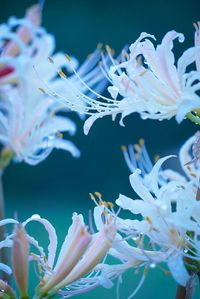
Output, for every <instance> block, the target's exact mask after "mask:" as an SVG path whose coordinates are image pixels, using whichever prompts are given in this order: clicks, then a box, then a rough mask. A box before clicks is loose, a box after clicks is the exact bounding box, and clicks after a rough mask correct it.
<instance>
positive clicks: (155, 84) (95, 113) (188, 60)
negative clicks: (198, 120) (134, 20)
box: [49, 31, 200, 134]
mask: <svg viewBox="0 0 200 299" xmlns="http://www.w3.org/2000/svg"><path fill="white" fill-rule="evenodd" d="M150 38H151V39H155V37H154V36H152V35H150V34H147V33H142V34H141V35H140V37H139V38H138V39H137V40H136V42H135V43H133V44H132V45H131V46H130V53H129V54H126V55H125V57H124V59H123V61H121V60H120V62H118V61H115V60H114V59H113V58H112V57H111V53H110V52H111V51H110V49H108V53H109V57H111V63H112V64H111V66H110V68H109V70H107V73H108V75H107V77H108V76H109V79H110V82H111V84H112V85H111V86H109V87H108V91H109V92H110V94H111V97H106V96H103V95H100V94H98V93H97V92H96V91H95V90H92V89H91V88H89V87H87V85H86V84H85V82H84V80H83V79H82V78H80V76H78V75H77V77H78V78H79V80H80V82H82V84H83V85H84V86H86V87H87V88H88V90H89V91H91V93H92V94H93V95H94V96H96V97H97V100H94V99H92V98H91V97H85V96H84V95H82V94H81V92H80V91H79V90H76V89H75V88H73V87H72V90H73V91H74V93H75V94H76V95H77V96H79V97H80V98H81V99H82V101H83V102H85V103H87V111H84V112H85V113H86V114H88V115H89V116H90V117H89V118H88V119H87V120H86V122H85V125H84V131H85V134H87V133H88V131H89V129H90V127H91V126H92V124H93V123H94V121H96V120H97V119H98V118H101V117H103V116H106V115H112V118H113V119H115V117H116V115H117V114H118V113H121V114H122V117H121V121H120V124H121V125H123V118H124V117H125V116H127V115H129V114H131V113H134V112H137V113H139V114H140V115H141V117H142V118H143V119H146V118H151V119H158V120H163V119H170V118H172V117H174V116H176V119H177V121H178V122H181V121H182V120H183V118H184V117H185V116H186V114H187V113H188V112H190V111H192V110H194V109H197V108H199V106H200V98H199V95H198V91H199V80H200V79H199V72H198V71H197V70H192V71H189V72H188V71H187V67H188V66H189V65H191V64H192V63H193V62H195V60H196V55H197V53H198V52H199V46H194V47H192V48H189V49H188V50H186V51H185V52H184V53H183V55H182V56H181V57H180V58H179V59H178V61H177V66H176V65H175V62H174V60H175V58H174V54H173V52H172V48H173V41H174V40H175V39H177V38H178V40H179V41H180V42H183V40H184V36H183V34H181V33H177V32H176V31H169V32H168V33H167V34H166V35H165V36H164V38H163V40H162V42H161V44H160V45H158V46H157V47H156V48H155V47H154V45H153V43H152V42H151V41H150ZM141 57H142V58H144V61H145V63H143V61H142V60H143V59H142V58H141ZM49 94H51V95H53V91H50V90H49ZM54 96H55V97H56V98H57V99H59V100H60V101H61V100H62V101H63V102H64V103H65V104H66V105H67V106H68V107H69V108H71V107H70V100H69V98H67V97H65V98H63V97H62V96H61V95H59V94H56V93H55V94H54ZM120 97H121V99H120ZM73 109H75V110H77V111H78V110H79V109H80V110H81V111H83V110H82V109H83V108H82V107H81V108H80V107H78V106H76V105H75V106H74V107H73Z"/></svg>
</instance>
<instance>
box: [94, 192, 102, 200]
mask: <svg viewBox="0 0 200 299" xmlns="http://www.w3.org/2000/svg"><path fill="white" fill-rule="evenodd" d="M94 194H95V195H96V196H97V197H98V198H99V199H101V198H102V195H101V193H100V192H94Z"/></svg>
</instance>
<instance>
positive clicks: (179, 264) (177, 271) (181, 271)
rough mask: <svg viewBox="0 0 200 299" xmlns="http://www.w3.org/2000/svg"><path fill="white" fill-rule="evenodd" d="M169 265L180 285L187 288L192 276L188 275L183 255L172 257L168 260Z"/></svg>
mask: <svg viewBox="0 0 200 299" xmlns="http://www.w3.org/2000/svg"><path fill="white" fill-rule="evenodd" d="M167 264H168V267H169V270H170V272H171V273H172V276H173V277H174V279H175V280H176V281H177V282H178V284H180V285H182V286H186V284H187V282H188V280H189V278H190V275H189V274H188V272H187V270H186V268H185V265H184V263H183V257H182V256H181V255H176V256H172V257H170V258H169V259H168V261H167Z"/></svg>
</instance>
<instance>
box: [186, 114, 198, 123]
mask: <svg viewBox="0 0 200 299" xmlns="http://www.w3.org/2000/svg"><path fill="white" fill-rule="evenodd" d="M186 117H187V118H188V119H189V120H191V121H192V122H193V123H195V124H196V125H200V117H199V116H197V115H194V114H193V113H192V112H189V113H187V114H186Z"/></svg>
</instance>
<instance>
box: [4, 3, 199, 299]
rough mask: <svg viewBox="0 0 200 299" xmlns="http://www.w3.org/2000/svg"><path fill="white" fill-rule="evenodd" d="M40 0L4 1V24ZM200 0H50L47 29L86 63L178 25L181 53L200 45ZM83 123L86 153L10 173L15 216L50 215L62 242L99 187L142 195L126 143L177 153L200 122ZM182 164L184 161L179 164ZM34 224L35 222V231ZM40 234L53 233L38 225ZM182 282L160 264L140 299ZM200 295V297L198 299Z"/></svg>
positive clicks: (164, 294) (133, 279)
mask: <svg viewBox="0 0 200 299" xmlns="http://www.w3.org/2000/svg"><path fill="white" fill-rule="evenodd" d="M34 3H35V2H33V1H25V0H20V1H8V2H5V1H4V0H0V5H1V23H2V22H4V21H6V20H7V18H8V17H9V16H11V15H15V16H17V17H22V16H23V15H24V11H25V8H27V7H29V6H30V5H32V4H34ZM199 12H200V2H199V1H198V0H196V1H195V0H190V1H189V0H188V1H187V0H183V1H178V0H174V1H172V0H168V1H161V0H160V1H156V0H153V1H149V0H143V1H134V0H132V1H131V0H124V1H113V0H107V1H105V0H102V1H94V0H93V1H92V0H84V1H83V0H76V1H64V0H47V1H46V3H45V6H44V14H43V26H44V27H45V28H46V29H47V31H48V32H50V33H52V34H54V35H55V37H56V41H57V50H62V51H64V52H66V53H69V54H72V55H75V56H76V57H77V58H78V59H79V60H80V61H83V60H84V59H85V57H86V56H87V55H88V53H90V52H92V51H93V50H94V48H95V47H96V45H97V43H98V42H102V43H104V44H110V46H111V47H112V48H114V49H115V50H116V52H117V53H118V52H119V51H120V49H121V48H122V47H123V46H124V45H125V44H130V43H131V42H133V41H135V39H136V38H137V37H138V36H139V34H140V33H141V32H142V31H146V32H149V33H151V34H154V35H155V36H156V38H157V39H158V41H159V42H160V41H161V38H162V37H163V35H164V34H165V33H166V32H167V31H169V30H171V29H175V30H176V31H179V32H182V33H184V34H185V37H186V40H185V42H184V44H178V42H175V53H176V54H177V56H178V55H180V54H181V53H182V51H184V49H185V48H187V47H189V46H192V45H193V38H194V28H193V25H192V24H193V22H196V21H198V20H199V19H200V16H199ZM71 116H72V118H73V119H74V120H75V121H76V123H77V134H76V135H75V136H74V137H73V138H72V139H73V141H74V142H75V144H76V145H77V146H78V147H79V149H80V150H81V152H82V155H81V158H80V159H78V160H75V159H73V158H72V157H71V156H70V155H69V154H67V153H65V152H62V151H54V152H53V153H52V154H51V156H50V157H49V158H47V160H45V161H44V162H42V163H41V164H39V165H38V166H35V167H31V166H27V165H25V164H12V165H11V166H9V168H8V169H7V170H6V172H5V175H4V187H5V197H6V209H7V216H9V217H11V216H13V213H14V212H15V211H17V213H18V217H19V219H20V220H24V219H26V218H27V217H29V216H30V215H32V214H34V213H38V214H40V215H41V216H43V217H46V218H48V219H49V220H50V221H51V222H52V223H53V225H55V228H56V229H57V233H58V236H59V239H60V243H61V242H62V240H63V238H64V236H65V234H66V231H67V228H68V226H69V224H70V222H71V215H72V212H74V211H77V212H81V213H84V215H85V219H86V221H87V220H88V210H89V209H91V208H93V203H92V202H91V201H90V200H89V197H88V193H89V192H94V191H99V192H101V193H102V194H103V197H104V199H105V200H109V201H114V200H115V199H116V198H117V197H118V194H119V193H122V194H126V195H128V196H132V197H134V193H133V191H132V189H131V187H130V185H129V179H128V175H129V171H128V169H127V167H126V165H125V162H124V160H123V157H122V153H121V151H120V145H121V144H129V143H136V142H137V140H138V139H139V138H140V137H144V138H145V140H146V144H147V147H148V149H149V152H150V153H151V155H152V156H153V155H154V154H160V155H165V154H176V153H177V152H178V148H179V147H180V145H181V144H182V143H183V142H184V141H185V139H186V138H188V137H189V136H190V135H192V134H193V133H194V132H195V131H196V127H195V125H193V124H191V123H190V122H189V121H187V120H185V121H184V122H183V123H182V124H181V125H178V124H177V123H176V122H175V120H170V121H163V122H156V121H150V120H145V121H142V120H141V119H140V118H139V116H138V115H131V116H129V117H127V118H126V120H125V124H126V126H125V128H123V127H120V126H119V124H118V122H117V121H116V122H112V121H111V117H105V118H103V119H101V120H98V121H97V122H96V123H95V124H94V126H93V127H92V129H91V131H90V133H89V135H88V136H84V134H83V129H82V126H83V122H81V121H80V119H79V117H78V116H77V115H76V114H75V113H72V114H71ZM176 164H177V165H178V162H177V163H176ZM32 227H33V225H32V226H31V228H32ZM35 227H36V234H37V236H39V237H38V238H41V240H43V238H45V237H44V236H45V232H44V231H43V230H42V229H40V227H39V226H37V225H35ZM139 278H140V275H139V274H138V275H134V274H133V272H129V273H128V274H127V275H126V277H125V278H124V284H123V286H122V287H121V289H122V290H121V298H122V299H125V298H127V297H128V295H130V293H131V292H132V290H133V289H134V286H135V285H137V282H138V281H139ZM175 288H176V285H175V283H174V281H173V279H172V278H171V277H166V276H165V275H164V274H163V273H162V272H161V271H160V270H159V269H152V270H151V273H150V274H149V275H148V277H147V280H146V282H145V284H144V286H143V288H142V289H141V290H140V292H139V293H138V294H137V295H136V296H135V298H136V299H141V298H143V299H144V298H156V299H157V298H163V299H169V298H174V292H175ZM115 294H116V292H115V287H114V288H113V289H112V290H103V289H102V288H100V289H98V290H95V291H92V292H91V293H88V294H85V295H81V296H78V297H80V298H88V299H89V298H102V296H104V298H115V297H116V295H115ZM196 298H198V297H196Z"/></svg>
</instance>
